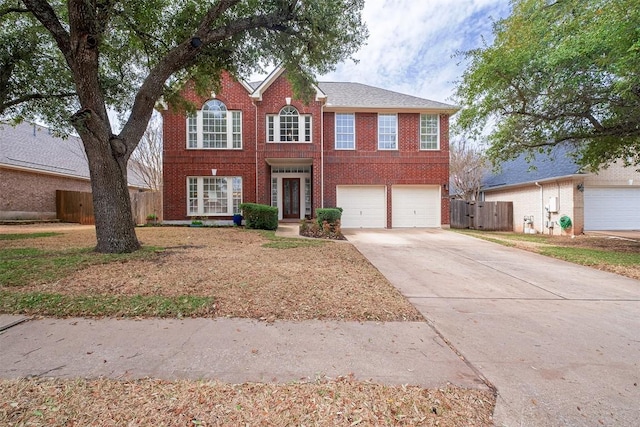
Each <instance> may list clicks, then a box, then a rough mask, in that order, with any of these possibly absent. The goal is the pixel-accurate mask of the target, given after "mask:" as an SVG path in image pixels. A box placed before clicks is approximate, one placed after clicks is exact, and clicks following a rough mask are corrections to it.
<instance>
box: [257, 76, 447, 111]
mask: <svg viewBox="0 0 640 427" xmlns="http://www.w3.org/2000/svg"><path fill="white" fill-rule="evenodd" d="M248 84H249V86H251V87H252V88H253V89H254V90H256V89H257V88H258V87H260V85H261V84H262V82H250V83H248ZM318 88H319V89H320V90H321V91H322V92H323V93H324V94H325V95H327V106H328V107H333V108H353V109H358V108H368V109H369V108H372V109H406V108H408V109H421V110H447V111H451V112H454V111H457V110H458V109H459V108H458V107H456V106H455V105H451V104H445V103H444V102H438V101H432V100H429V99H424V98H419V97H417V96H412V95H406V94H404V93H399V92H393V91H391V90H386V89H380V88H379V87H375V86H369V85H365V84H362V83H349V82H318Z"/></svg>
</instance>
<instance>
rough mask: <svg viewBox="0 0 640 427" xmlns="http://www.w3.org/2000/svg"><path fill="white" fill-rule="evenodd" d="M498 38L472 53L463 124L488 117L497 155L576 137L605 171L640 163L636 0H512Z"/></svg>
mask: <svg viewBox="0 0 640 427" xmlns="http://www.w3.org/2000/svg"><path fill="white" fill-rule="evenodd" d="M493 32H494V41H493V43H492V44H490V45H485V46H482V47H480V48H478V49H474V50H471V51H468V52H465V53H464V54H463V56H464V57H465V58H466V60H468V62H469V66H468V68H467V70H466V71H465V72H464V73H463V76H462V79H461V82H460V83H459V85H458V88H457V91H456V99H457V101H458V103H459V104H460V105H461V107H462V111H461V113H460V115H459V116H458V121H457V125H458V126H459V127H460V129H461V130H462V131H463V132H465V133H467V135H475V136H478V135H480V134H481V133H482V132H483V130H485V129H486V128H487V126H489V128H490V129H491V133H490V135H489V137H488V140H489V144H490V146H489V149H488V153H487V154H488V156H489V157H490V159H491V160H492V161H493V162H494V163H499V162H501V161H504V160H507V159H511V158H514V157H516V156H517V155H519V154H521V153H523V152H528V153H530V154H531V153H535V152H536V151H544V150H545V149H548V148H550V147H552V146H553V145H557V144H570V145H571V146H572V147H573V149H574V153H575V155H576V157H577V159H578V161H579V162H581V163H582V164H583V165H584V166H590V167H591V168H592V169H594V170H597V169H599V168H600V167H606V166H607V165H608V164H610V163H611V162H613V161H616V160H618V159H621V160H622V161H623V162H624V163H625V164H634V165H638V164H640V8H639V7H638V4H637V1H635V0H593V1H583V0H556V1H552V0H514V1H513V9H512V13H511V15H510V16H509V17H507V18H506V19H503V20H500V21H498V22H496V23H495V24H494V30H493Z"/></svg>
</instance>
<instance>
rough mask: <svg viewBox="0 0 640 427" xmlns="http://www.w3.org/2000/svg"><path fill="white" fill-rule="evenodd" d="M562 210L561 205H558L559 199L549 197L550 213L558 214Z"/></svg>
mask: <svg viewBox="0 0 640 427" xmlns="http://www.w3.org/2000/svg"><path fill="white" fill-rule="evenodd" d="M559 210H560V205H559V203H558V198H557V197H549V212H551V213H558V211H559Z"/></svg>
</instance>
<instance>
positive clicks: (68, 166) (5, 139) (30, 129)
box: [0, 122, 147, 188]
mask: <svg viewBox="0 0 640 427" xmlns="http://www.w3.org/2000/svg"><path fill="white" fill-rule="evenodd" d="M0 166H4V167H10V168H13V169H20V170H26V171H33V172H38V173H45V174H52V175H59V176H66V177H71V178H78V179H87V180H88V179H90V175H89V165H88V163H87V158H86V155H85V152H84V147H83V145H82V141H81V140H80V138H78V137H77V136H69V137H67V138H66V139H63V138H59V137H57V136H54V135H53V134H52V133H51V131H50V129H48V128H46V127H44V126H39V125H36V124H33V123H28V122H22V123H20V124H18V125H16V126H15V127H14V126H12V125H10V124H7V123H0ZM128 175H129V177H128V179H129V185H131V186H134V187H141V188H144V187H147V185H146V184H144V182H142V181H140V180H139V179H137V178H136V177H135V176H132V174H131V173H129V174H128Z"/></svg>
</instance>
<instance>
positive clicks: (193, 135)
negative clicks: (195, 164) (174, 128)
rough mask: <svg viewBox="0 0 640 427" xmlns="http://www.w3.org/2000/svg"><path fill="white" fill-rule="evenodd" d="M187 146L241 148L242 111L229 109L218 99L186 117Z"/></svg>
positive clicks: (208, 102)
mask: <svg viewBox="0 0 640 427" xmlns="http://www.w3.org/2000/svg"><path fill="white" fill-rule="evenodd" d="M187 148H214V149H240V148H242V112H241V111H229V110H227V106H226V105H224V103H223V102H222V101H220V100H218V99H212V100H210V101H207V102H206V103H205V104H204V105H203V106H202V110H199V111H197V112H196V113H195V114H193V115H191V116H189V117H187Z"/></svg>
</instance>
